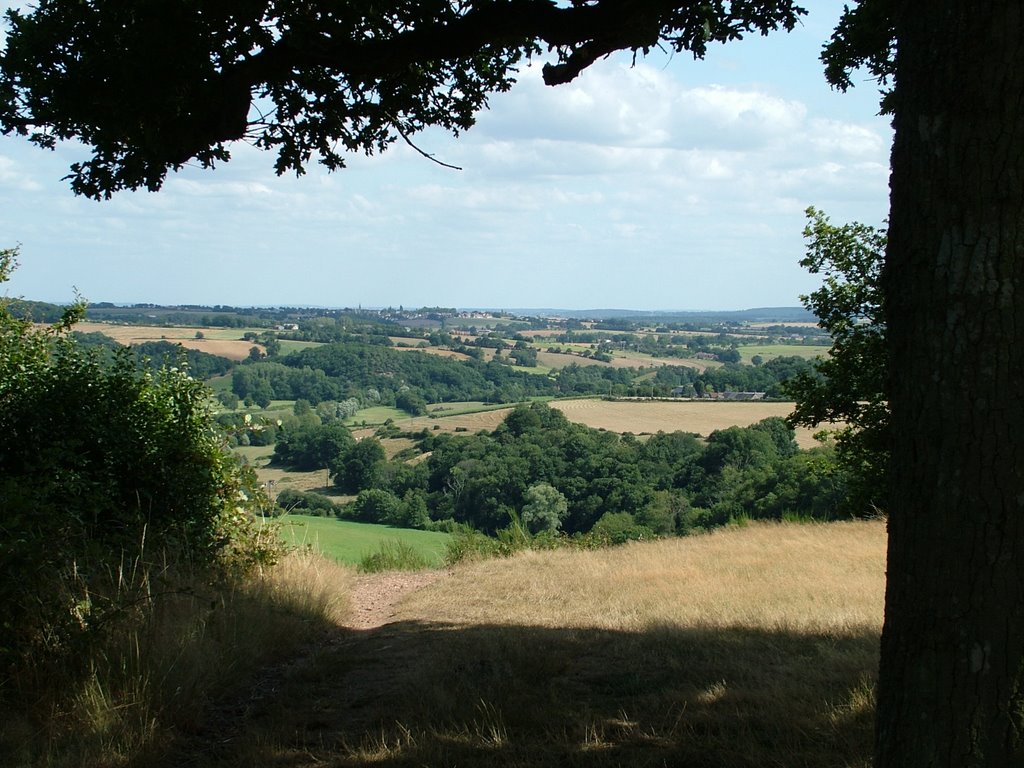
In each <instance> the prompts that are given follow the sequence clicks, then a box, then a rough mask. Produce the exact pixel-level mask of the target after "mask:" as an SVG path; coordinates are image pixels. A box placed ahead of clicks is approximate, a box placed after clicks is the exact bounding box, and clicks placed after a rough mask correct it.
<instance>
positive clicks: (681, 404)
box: [551, 400, 817, 448]
mask: <svg viewBox="0 0 1024 768" xmlns="http://www.w3.org/2000/svg"><path fill="white" fill-rule="evenodd" d="M551 406H552V407H553V408H557V409H558V410H560V411H561V412H562V413H564V414H565V416H566V418H568V419H569V420H570V421H575V422H578V423H580V424H586V425H587V426H588V427H596V428H598V429H607V430H608V431H609V432H632V433H633V434H642V433H645V432H646V433H651V434H653V433H655V432H658V431H661V432H675V431H681V432H694V433H696V434H698V435H701V436H703V437H707V436H708V435H709V434H711V433H712V432H714V431H715V430H716V429H725V428H726V427H733V426H737V427H747V426H750V425H751V424H753V423H754V422H757V421H760V420H761V419H767V418H768V417H769V416H781V417H786V416H788V415H789V414H790V413H792V412H793V403H766V402H740V403H733V402H715V401H700V400H693V401H671V400H653V401H652V400H613V401H608V400H554V401H552V402H551ZM812 432H813V430H810V429H798V430H797V435H796V440H797V443H798V444H799V445H800V447H801V448H813V447H814V446H815V445H817V443H816V442H815V440H814V438H813V436H812Z"/></svg>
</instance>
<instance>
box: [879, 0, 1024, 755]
mask: <svg viewBox="0 0 1024 768" xmlns="http://www.w3.org/2000/svg"><path fill="white" fill-rule="evenodd" d="M1022 24H1024V15H1022V7H1021V3H1020V0H932V2H930V3H928V4H927V5H921V4H918V3H912V2H906V1H903V2H900V3H899V6H898V10H897V16H896V25H897V26H896V34H897V40H898V53H897V75H896V82H897V88H896V98H895V102H894V105H895V113H894V126H895V131H896V135H895V142H894V145H893V151H892V177H891V194H892V198H891V215H890V231H889V246H888V252H887V266H886V274H885V283H886V289H887V291H888V292H887V302H888V307H889V318H888V319H889V327H888V333H889V339H890V342H891V348H890V349H891V355H892V359H891V361H890V362H891V365H890V371H892V377H893V381H892V387H891V393H892V401H891V405H892V423H893V429H894V436H895V443H894V448H893V457H894V460H893V480H892V483H893V485H892V494H891V503H890V508H889V509H890V520H889V563H888V585H887V592H886V619H885V627H884V630H883V637H882V664H881V672H880V680H879V692H878V694H879V698H878V728H877V752H876V765H877V766H878V768H890V767H891V768H895V767H896V766H898V767H899V768H912V767H913V766H950V767H952V766H956V767H957V768H964V767H966V766H982V765H985V766H1004V765H1022V764H1024V690H1022V686H1024V397H1022V396H1021V391H1020V388H1021V386H1022V383H1024V343H1022V342H1024V339H1019V338H1018V337H1017V332H1018V331H1022V332H1024V188H1022V187H1024V39H1022V31H1024V30H1022Z"/></svg>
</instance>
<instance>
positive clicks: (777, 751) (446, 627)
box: [175, 522, 885, 768]
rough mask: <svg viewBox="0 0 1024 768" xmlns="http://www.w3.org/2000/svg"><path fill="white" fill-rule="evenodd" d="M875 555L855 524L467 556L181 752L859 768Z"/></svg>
mask: <svg viewBox="0 0 1024 768" xmlns="http://www.w3.org/2000/svg"><path fill="white" fill-rule="evenodd" d="M884 559H885V526H884V524H883V523H880V522H856V523H837V524H827V525H803V526H800V525H794V524H764V525H754V524H752V525H749V526H746V527H742V528H730V529H724V530H719V531H716V532H714V533H712V534H708V535H704V536H697V537H691V538H685V539H672V540H662V541H654V542H638V543H632V544H629V545H626V546H623V547H618V548H614V549H606V550H599V551H587V552H580V551H567V550H559V551H554V552H525V553H521V554H519V555H516V556H514V557H512V558H509V559H499V560H488V561H483V562H477V563H471V564H466V565H460V566H457V567H456V568H454V569H453V570H451V571H450V572H449V573H448V574H447V575H444V576H441V577H440V578H438V579H435V580H434V581H433V582H432V583H431V584H429V586H426V587H424V588H421V589H419V590H418V591H415V592H413V593H412V594H411V596H409V597H407V598H406V599H404V601H402V602H401V603H400V604H399V605H398V607H397V609H395V613H394V615H393V617H392V618H391V620H390V623H388V624H387V625H385V626H383V627H381V628H380V629H378V630H373V631H369V632H367V631H365V630H352V629H344V628H342V629H339V630H338V635H337V638H336V639H335V640H334V641H332V642H331V643H329V644H327V645H323V646H320V647H318V648H317V649H316V650H315V651H313V652H312V653H311V654H310V655H309V656H308V657H306V658H305V659H304V660H303V661H302V662H301V663H297V664H293V665H290V666H289V667H288V668H287V670H286V671H285V672H284V674H283V675H281V676H280V677H278V678H276V683H275V688H274V691H273V694H274V695H270V692H265V694H264V695H261V696H259V698H257V699H255V700H251V701H252V703H251V704H250V706H249V707H248V708H247V709H246V710H245V714H244V716H243V717H242V718H240V720H236V721H235V722H232V723H230V725H229V726H227V724H224V723H218V726H217V733H216V738H212V734H211V738H210V739H208V740H207V741H205V742H204V743H203V744H202V745H201V746H199V747H197V749H200V750H201V751H200V752H194V753H192V754H191V755H190V754H188V753H187V752H186V753H185V754H181V753H178V754H176V755H175V759H177V760H181V761H184V762H186V763H187V762H188V759H189V757H192V758H193V759H196V758H198V757H200V755H201V762H202V764H204V765H212V766H221V767H223V768H227V767H228V766H239V767H241V766H267V767H268V768H269V766H283V765H288V766H314V765H331V766H339V767H340V766H370V765H374V766H387V767H388V768H398V767H399V766H402V767H403V768H404V767H405V766H408V767H409V768H412V767H413V766H417V767H418V766H437V767H440V766H457V765H482V764H487V765H492V766H510V767H511V766H524V767H525V766H537V767H546V766H552V767H554V766H588V767H589V766H598V768H603V767H605V766H607V767H609V768H610V767H611V766H665V765H672V766H713V767H714V768H734V767H738V766H744V767H745V768H746V767H749V768H753V767H754V766H758V768H760V766H814V767H815V768H829V767H830V766H835V767H836V768H839V767H840V766H842V767H844V768H850V767H853V766H868V765H870V754H871V743H872V716H873V706H874V705H873V696H874V694H873V687H874V675H875V670H876V667H877V652H878V637H879V633H880V630H881V622H882V597H883V591H884V570H885V566H884Z"/></svg>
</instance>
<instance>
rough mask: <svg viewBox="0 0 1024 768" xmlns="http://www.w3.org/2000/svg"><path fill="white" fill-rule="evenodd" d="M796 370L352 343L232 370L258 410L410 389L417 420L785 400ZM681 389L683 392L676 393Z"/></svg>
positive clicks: (799, 367) (798, 361) (801, 363)
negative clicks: (560, 361) (744, 397)
mask: <svg viewBox="0 0 1024 768" xmlns="http://www.w3.org/2000/svg"><path fill="white" fill-rule="evenodd" d="M799 372H807V373H808V374H812V373H813V364H812V363H811V362H810V361H808V360H806V359H803V358H799V357H781V358H776V359H774V360H770V361H768V362H766V363H763V364H761V365H757V366H754V365H741V364H739V363H732V364H726V365H723V366H720V367H717V368H709V369H707V370H705V371H699V370H697V369H695V368H692V367H687V366H662V367H659V368H657V369H653V377H652V376H651V375H650V374H651V373H652V371H651V370H648V369H644V368H611V367H606V366H594V365H589V366H583V365H578V364H570V365H568V366H566V367H564V368H561V369H558V370H553V371H551V372H550V373H548V374H537V373H532V372H528V371H524V370H520V369H519V367H518V366H515V365H513V364H512V360H511V359H510V358H502V359H500V360H491V361H487V362H484V361H482V360H478V359H474V358H470V359H466V360H457V359H451V358H446V357H441V356H438V355H432V354H428V353H426V352H420V351H416V350H411V351H400V350H397V349H393V348H390V347H386V346H381V345H377V344H364V343H359V342H355V343H353V342H349V343H337V344H327V345H323V346H320V347H314V348H310V349H304V350H301V351H298V352H293V353H291V354H288V355H284V356H283V357H279V358H276V359H274V360H263V361H249V362H248V363H247V364H245V365H240V366H238V367H237V368H235V369H234V372H233V374H232V390H233V391H234V393H235V394H236V395H237V396H238V397H239V398H241V399H243V400H247V401H249V402H251V403H255V404H257V405H260V404H266V403H269V402H270V401H271V400H299V399H302V400H308V401H309V402H310V403H312V404H314V405H315V404H317V403H320V402H322V401H325V400H344V399H347V398H351V397H354V398H357V399H363V400H367V401H369V402H370V403H371V404H373V403H382V404H387V405H396V404H399V402H400V401H402V400H403V399H401V395H402V393H403V392H411V396H410V397H407V398H404V402H405V403H406V405H407V406H408V407H406V408H405V409H406V410H409V411H410V412H411V413H413V414H414V415H418V414H419V413H422V412H423V408H424V404H425V403H442V402H455V401H464V400H480V401H483V402H489V403H513V402H521V401H523V400H526V399H529V398H531V397H544V396H548V397H557V396H572V395H610V396H616V397H635V396H644V397H650V396H658V397H669V396H672V395H673V394H676V395H680V394H681V395H684V396H686V395H689V396H701V395H704V394H706V393H708V392H723V391H727V390H736V391H759V392H765V393H766V396H767V397H783V396H784V392H783V389H782V384H783V382H784V381H785V380H786V379H788V378H790V377H792V376H794V375H795V374H796V373H799ZM679 387H681V388H682V389H681V390H679V391H676V392H673V390H675V389H676V388H679ZM399 407H403V406H402V405H400V404H399Z"/></svg>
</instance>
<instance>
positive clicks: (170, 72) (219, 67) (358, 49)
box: [0, 0, 805, 199]
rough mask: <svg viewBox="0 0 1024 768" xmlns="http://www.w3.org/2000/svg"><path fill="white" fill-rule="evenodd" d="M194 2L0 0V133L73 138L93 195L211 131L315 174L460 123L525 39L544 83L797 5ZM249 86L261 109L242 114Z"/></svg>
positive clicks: (701, 44) (505, 75)
mask: <svg viewBox="0 0 1024 768" xmlns="http://www.w3.org/2000/svg"><path fill="white" fill-rule="evenodd" d="M202 11H203V12H201V13H200V12H183V11H182V9H180V8H179V7H178V6H176V5H173V4H170V5H168V4H165V3H153V4H144V5H135V4H133V5H130V6H123V5H121V4H118V3H102V4H99V5H94V4H82V3H79V2H71V1H70V0H50V1H49V2H44V3H40V4H39V5H38V6H35V7H33V8H32V10H31V12H29V13H24V12H22V11H20V10H17V9H12V10H9V11H8V12H7V20H8V23H9V26H10V31H9V34H8V39H7V50H6V52H5V53H4V55H3V57H2V58H0V105H2V109H0V131H2V132H3V133H10V132H17V133H20V134H22V135H27V136H28V137H29V138H30V140H31V141H33V142H35V143H36V144H38V145H40V146H43V147H51V148H52V147H53V146H54V145H55V143H56V141H57V140H63V139H78V140H80V141H81V142H83V143H84V144H85V145H87V146H89V147H90V148H91V150H92V153H93V156H92V158H91V159H90V160H88V161H86V162H81V163H75V164H74V165H73V166H72V168H71V174H70V179H71V187H72V189H73V190H74V191H75V192H76V193H78V194H83V195H87V196H89V197H93V198H97V199H99V198H104V197H110V196H111V195H112V194H113V193H114V192H116V191H118V190H121V189H137V188H140V187H144V188H147V189H150V190H156V189H159V188H160V187H161V186H162V184H163V182H164V178H165V176H166V174H167V172H168V171H169V170H177V169H179V168H180V167H181V166H182V165H184V164H186V163H195V164H198V165H200V166H202V167H204V168H210V167H213V166H214V165H215V164H217V163H223V162H226V161H227V160H229V159H230V152H229V151H228V148H227V145H228V144H229V143H230V142H232V141H237V140H240V139H242V138H246V139H248V140H250V141H252V142H253V143H254V144H255V146H257V147H259V148H262V149H266V150H272V151H274V152H276V155H277V157H276V161H275V163H274V167H275V170H276V171H277V172H278V173H285V172H286V171H294V172H296V173H297V174H302V173H303V172H304V170H305V167H306V165H307V163H309V162H310V160H311V159H313V158H316V159H318V160H319V162H321V163H323V164H324V165H325V166H326V167H328V168H330V169H332V170H333V169H338V168H342V167H344V165H345V159H344V156H343V154H342V153H343V152H346V151H348V152H358V153H374V152H381V151H383V150H384V149H386V148H387V147H388V146H390V145H391V144H392V143H394V142H395V141H397V140H398V139H399V138H403V139H405V140H409V137H410V136H412V135H414V134H415V133H417V132H419V131H421V130H424V129H426V128H427V127H430V126H437V127H440V128H443V129H445V130H448V131H450V132H451V133H453V134H456V135H457V134H458V133H460V132H461V131H464V130H466V129H468V128H469V127H470V126H472V125H473V123H474V121H475V114H476V113H477V112H479V111H480V110H481V109H483V108H484V107H485V106H486V103H487V97H488V95H489V94H490V93H494V92H502V91H506V90H508V88H510V87H511V85H512V83H513V81H514V77H515V70H516V66H517V65H518V64H519V63H520V62H521V61H522V60H523V59H524V58H525V57H528V56H530V55H532V54H533V53H535V52H539V51H541V50H545V49H546V50H549V51H551V52H552V56H553V58H554V60H553V61H551V62H550V63H547V64H545V66H544V78H545V81H546V82H548V83H549V84H557V83H566V82H569V81H570V80H572V79H573V78H575V77H576V76H577V75H578V74H579V73H580V72H582V71H583V70H584V69H585V68H587V67H588V66H590V65H591V64H592V63H594V62H595V61H597V60H598V59H600V58H602V57H604V56H607V55H608V54H611V53H613V52H614V51H616V50H620V49H625V50H632V51H634V52H643V53H646V52H647V51H649V50H650V49H651V48H652V47H654V46H658V47H664V48H670V49H672V50H674V51H676V52H682V51H684V50H685V51H689V52H691V53H692V54H693V55H694V56H696V57H702V56H703V55H704V54H705V52H706V50H707V46H708V44H709V43H711V42H725V41H728V40H733V39H736V38H738V37H741V36H742V35H743V34H745V33H748V32H754V31H756V32H760V33H767V32H768V31H769V30H772V29H777V28H785V29H792V28H793V27H794V25H795V24H796V23H797V20H798V18H799V16H800V15H802V14H803V13H805V11H804V10H803V9H802V8H800V7H798V6H796V5H795V4H793V3H792V2H772V3H756V4H753V5H752V6H751V5H750V4H747V3H728V4H723V3H718V4H705V5H702V6H700V8H699V9H696V10H695V9H691V8H690V7H689V6H683V7H676V6H675V5H674V4H659V5H655V6H652V7H650V8H645V10H644V12H643V13H637V12H636V9H635V8H634V7H633V6H632V5H631V4H629V3H625V4H623V3H619V2H610V1H609V0H596V1H595V2H593V3H586V4H583V3H570V4H557V5H551V4H548V3H542V4H506V3H493V2H467V3H449V2H431V3H404V2H385V3H383V4H381V3H371V2H368V1H366V0H364V1H362V2H350V3H346V4H344V5H341V6H339V7H338V8H336V9H335V11H334V12H332V13H330V14H324V13H320V11H319V9H318V8H316V7H313V6H306V5H304V4H295V3H290V2H283V0H272V1H271V2H266V3H261V4H256V5H249V4H243V5H241V6H238V7H237V8H236V7H234V6H223V5H213V6H210V7H207V6H206V5H203V6H202ZM317 41H319V42H317ZM314 43H316V44H315V45H314ZM328 43H329V44H328ZM311 46H312V47H315V48H316V51H315V55H314V54H312V53H311ZM115 53H116V56H115V55H114V54H115ZM124 61H130V62H132V66H130V67H124V66H121V65H120V62H124ZM154 92H156V93H160V94H162V96H161V98H154V97H152V95H151V93H154ZM253 98H258V99H260V100H262V101H264V102H266V103H267V105H268V106H267V108H266V109H264V110H262V114H261V115H260V116H259V118H258V120H254V122H250V114H249V107H250V104H251V102H252V100H253Z"/></svg>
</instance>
